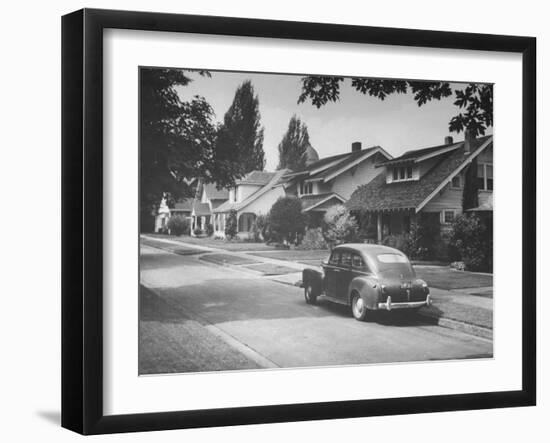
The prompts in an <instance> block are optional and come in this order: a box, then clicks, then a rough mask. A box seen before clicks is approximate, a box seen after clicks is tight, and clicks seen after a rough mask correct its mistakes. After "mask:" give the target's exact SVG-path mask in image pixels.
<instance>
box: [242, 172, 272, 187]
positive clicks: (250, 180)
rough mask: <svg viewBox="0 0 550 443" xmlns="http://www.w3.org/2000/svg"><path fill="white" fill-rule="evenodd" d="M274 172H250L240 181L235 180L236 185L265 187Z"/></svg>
mask: <svg viewBox="0 0 550 443" xmlns="http://www.w3.org/2000/svg"><path fill="white" fill-rule="evenodd" d="M274 175H275V172H265V171H252V172H249V173H248V174H247V175H245V176H244V177H243V178H242V179H240V180H237V185H261V186H264V185H267V184H268V183H269V182H270V181H271V179H272V178H273V176H274Z"/></svg>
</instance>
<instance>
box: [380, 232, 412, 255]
mask: <svg viewBox="0 0 550 443" xmlns="http://www.w3.org/2000/svg"><path fill="white" fill-rule="evenodd" d="M382 244H383V245H385V246H389V247H390V248H395V249H399V250H400V251H401V252H403V253H404V254H405V255H407V256H408V257H410V258H412V255H413V254H412V251H411V236H410V235H409V234H399V235H393V234H390V235H387V236H386V237H384V239H383V240H382Z"/></svg>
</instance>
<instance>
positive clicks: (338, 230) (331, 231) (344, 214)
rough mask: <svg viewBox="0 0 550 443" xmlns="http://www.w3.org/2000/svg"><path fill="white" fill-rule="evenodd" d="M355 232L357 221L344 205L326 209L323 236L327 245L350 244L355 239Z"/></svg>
mask: <svg viewBox="0 0 550 443" xmlns="http://www.w3.org/2000/svg"><path fill="white" fill-rule="evenodd" d="M357 231H358V226H357V221H356V220H355V218H354V217H353V216H352V215H351V214H350V212H349V211H348V210H347V208H346V207H345V206H344V205H334V206H332V207H330V208H328V209H327V212H326V213H325V217H324V219H323V234H324V237H325V241H326V242H327V243H328V244H329V245H331V246H335V245H338V244H340V243H346V242H352V241H354V240H355V239H356V237H357Z"/></svg>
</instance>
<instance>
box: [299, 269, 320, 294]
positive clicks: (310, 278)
mask: <svg viewBox="0 0 550 443" xmlns="http://www.w3.org/2000/svg"><path fill="white" fill-rule="evenodd" d="M323 279H324V275H323V273H322V272H319V271H317V270H316V269H309V268H307V269H304V270H303V271H302V287H304V288H305V287H306V285H307V284H311V288H312V289H313V293H314V294H315V295H316V296H319V295H321V293H322V292H323Z"/></svg>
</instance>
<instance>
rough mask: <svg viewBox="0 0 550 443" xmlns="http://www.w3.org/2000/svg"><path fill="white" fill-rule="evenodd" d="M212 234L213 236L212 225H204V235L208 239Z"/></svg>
mask: <svg viewBox="0 0 550 443" xmlns="http://www.w3.org/2000/svg"><path fill="white" fill-rule="evenodd" d="M213 234H214V225H213V224H212V223H208V224H207V225H206V235H208V237H212V235H213Z"/></svg>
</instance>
